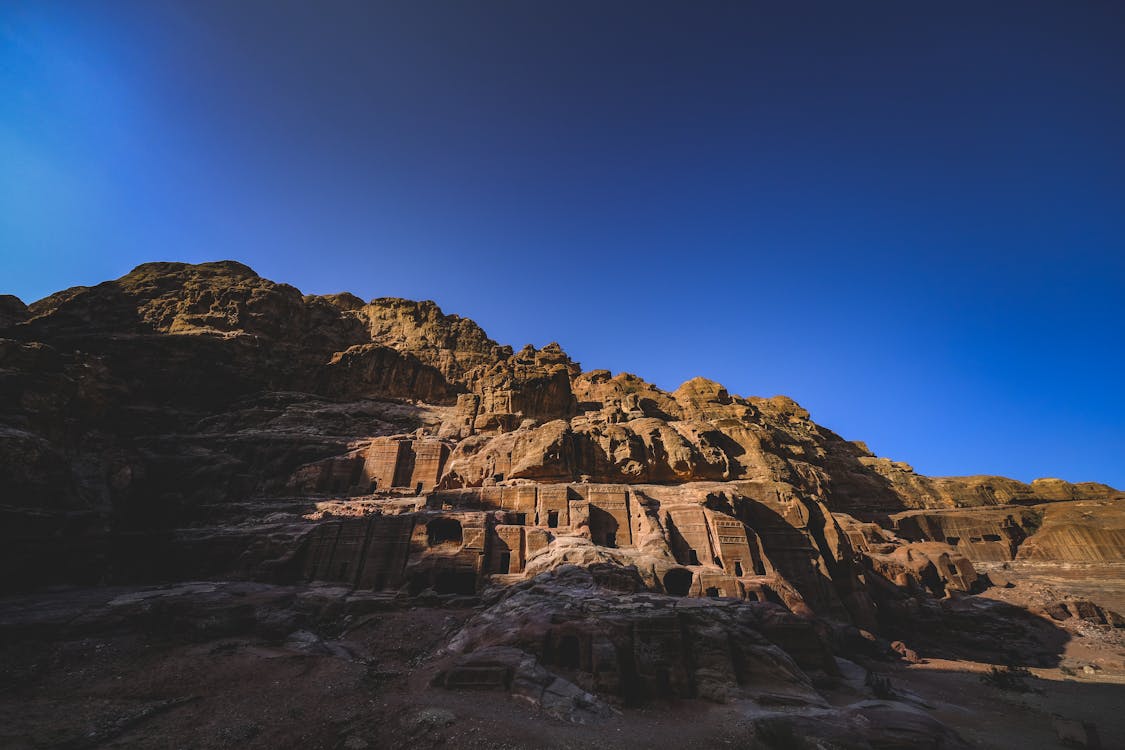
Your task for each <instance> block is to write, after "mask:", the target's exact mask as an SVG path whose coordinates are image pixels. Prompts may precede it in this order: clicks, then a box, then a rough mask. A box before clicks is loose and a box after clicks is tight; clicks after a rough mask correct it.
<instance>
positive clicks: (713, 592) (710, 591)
mask: <svg viewBox="0 0 1125 750" xmlns="http://www.w3.org/2000/svg"><path fill="white" fill-rule="evenodd" d="M707 596H709V597H711V598H712V599H718V598H719V587H718V586H709V587H707Z"/></svg>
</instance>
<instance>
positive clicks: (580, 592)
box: [443, 565, 837, 706]
mask: <svg viewBox="0 0 1125 750" xmlns="http://www.w3.org/2000/svg"><path fill="white" fill-rule="evenodd" d="M643 588H644V585H643V582H642V581H641V580H640V577H639V576H638V575H637V574H636V572H635V571H633V570H632V569H628V568H625V569H622V568H620V567H617V566H611V565H592V566H589V567H588V568H579V567H576V566H567V567H563V568H559V569H557V570H556V571H554V572H553V573H550V574H545V575H541V576H538V577H536V578H535V579H533V580H532V581H528V582H527V583H525V584H520V585H518V586H515V587H513V588H512V589H510V590H508V591H506V592H505V593H504V594H503V596H502V598H501V599H500V600H499V601H498V602H497V603H496V604H494V605H493V606H491V607H489V608H488V609H486V610H485V611H484V612H482V613H481V614H480V615H478V616H477V617H475V618H474V619H473V620H471V621H470V622H469V623H468V624H467V625H466V627H465V628H464V629H462V630H461V631H460V632H459V633H458V634H457V636H455V637H454V638H453V640H452V641H451V642H450V644H449V646H448V647H447V649H446V650H447V651H448V652H449V653H450V654H452V655H454V656H455V658H454V659H452V660H451V662H452V663H451V664H450V666H449V667H447V668H446V670H445V672H444V677H443V679H444V682H445V684H447V685H450V686H460V685H465V684H466V683H470V684H469V685H467V686H471V687H483V686H485V685H481V684H479V678H480V676H481V671H482V667H483V666H484V662H491V663H493V664H495V662H497V661H498V660H497V658H496V650H497V648H498V647H502V648H505V649H511V650H512V652H514V653H515V654H519V655H520V656H521V661H522V660H528V659H530V661H531V662H532V663H534V664H536V665H538V666H539V667H541V668H543V669H546V670H548V671H550V672H553V673H554V674H555V675H558V677H561V678H562V679H563V680H565V682H566V683H569V684H570V685H576V686H578V687H579V688H581V690H582V691H584V693H585V694H586V695H599V696H604V697H606V698H608V699H609V700H611V701H613V702H615V703H617V704H618V705H625V706H629V705H639V704H643V703H648V702H651V701H653V700H659V699H669V698H696V697H699V698H705V699H707V700H711V701H715V702H726V701H729V700H732V699H734V698H736V697H738V696H739V695H740V694H745V693H749V694H751V695H753V694H759V695H760V694H761V693H770V694H778V693H780V694H789V695H790V696H793V697H799V698H802V699H804V700H805V701H807V702H813V703H819V702H820V698H819V696H817V695H816V693H815V691H814V690H813V687H812V682H811V680H810V678H809V676H808V674H807V673H810V672H811V673H814V674H815V673H820V674H824V673H828V674H833V675H834V674H836V673H837V672H836V663H835V661H834V659H833V657H832V654H831V650H830V649H829V647H828V644H827V643H826V642H825V640H824V639H823V637H822V635H821V634H820V633H818V632H817V630H816V628H815V627H814V625H813V623H812V622H810V621H809V620H806V619H802V618H800V617H797V616H795V615H793V614H791V613H789V612H788V611H786V610H785V608H783V607H781V606H778V605H776V604H769V603H758V604H745V603H740V602H736V601H731V600H710V599H697V600H674V599H669V598H668V597H664V596H658V595H652V594H646V593H643V592H642V591H643ZM482 656H483V658H482ZM525 669H526V667H520V666H518V665H513V667H504V666H503V665H502V664H500V665H496V667H494V671H493V672H492V682H491V684H490V685H487V686H489V687H493V688H494V689H507V690H509V691H511V692H513V693H515V694H517V695H520V694H523V693H525V692H529V693H531V695H532V697H533V700H534V701H536V702H541V701H542V698H541V697H539V696H540V695H541V694H542V689H541V688H540V689H538V690H536V689H535V688H536V681H534V680H529V679H527V678H526V677H525V676H524V675H523V672H524V671H525ZM466 673H469V674H466ZM470 675H473V676H476V677H478V679H477V680H474V681H471V682H470V680H469V679H468V678H469V676H470ZM547 690H548V691H552V690H553V691H554V692H563V691H561V690H559V689H558V688H551V687H548V688H547Z"/></svg>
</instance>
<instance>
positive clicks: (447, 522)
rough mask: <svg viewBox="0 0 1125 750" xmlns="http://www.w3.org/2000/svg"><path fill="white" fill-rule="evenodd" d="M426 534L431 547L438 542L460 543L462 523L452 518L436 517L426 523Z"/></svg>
mask: <svg viewBox="0 0 1125 750" xmlns="http://www.w3.org/2000/svg"><path fill="white" fill-rule="evenodd" d="M426 536H427V538H428V540H429V542H430V546H431V547H434V546H436V545H438V544H460V543H461V524H460V522H458V521H454V520H453V519H452V518H435V519H434V520H432V521H430V522H429V523H428V524H426Z"/></svg>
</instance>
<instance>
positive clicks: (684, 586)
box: [664, 568, 692, 596]
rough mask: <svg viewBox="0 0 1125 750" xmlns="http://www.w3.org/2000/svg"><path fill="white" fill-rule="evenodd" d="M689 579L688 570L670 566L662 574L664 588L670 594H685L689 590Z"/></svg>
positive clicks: (689, 572) (689, 573)
mask: <svg viewBox="0 0 1125 750" xmlns="http://www.w3.org/2000/svg"><path fill="white" fill-rule="evenodd" d="M691 581H692V575H691V571H690V570H685V569H684V568H672V569H671V570H669V571H668V572H667V573H665V574H664V590H665V591H667V592H668V593H669V594H671V595H672V596H687V595H688V592H689V591H690V590H691Z"/></svg>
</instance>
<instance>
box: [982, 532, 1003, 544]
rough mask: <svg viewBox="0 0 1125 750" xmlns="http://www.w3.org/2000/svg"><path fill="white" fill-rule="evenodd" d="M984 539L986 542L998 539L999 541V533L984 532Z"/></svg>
mask: <svg viewBox="0 0 1125 750" xmlns="http://www.w3.org/2000/svg"><path fill="white" fill-rule="evenodd" d="M984 541H986V542H998V541H1000V535H999V534H985V535H984Z"/></svg>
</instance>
